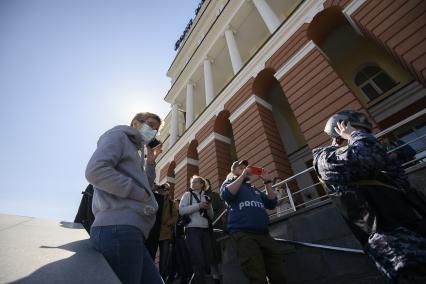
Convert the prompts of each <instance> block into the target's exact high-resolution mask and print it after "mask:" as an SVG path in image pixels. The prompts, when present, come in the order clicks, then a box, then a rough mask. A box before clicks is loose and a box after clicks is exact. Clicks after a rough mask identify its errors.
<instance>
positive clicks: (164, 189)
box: [155, 182, 170, 193]
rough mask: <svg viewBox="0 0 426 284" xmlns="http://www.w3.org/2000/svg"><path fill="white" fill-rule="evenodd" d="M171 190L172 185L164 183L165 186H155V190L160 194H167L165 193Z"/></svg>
mask: <svg viewBox="0 0 426 284" xmlns="http://www.w3.org/2000/svg"><path fill="white" fill-rule="evenodd" d="M169 189H170V184H169V183H167V182H166V183H163V184H156V185H155V190H156V191H157V192H158V193H162V192H165V191H167V190H169Z"/></svg>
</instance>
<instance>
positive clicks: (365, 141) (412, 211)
mask: <svg viewBox="0 0 426 284" xmlns="http://www.w3.org/2000/svg"><path fill="white" fill-rule="evenodd" d="M371 129H372V125H371V123H370V122H369V121H368V118H367V117H366V115H364V114H363V113H360V112H354V111H343V112H340V113H337V114H335V115H333V116H332V117H331V118H330V119H329V121H328V122H327V125H326V127H325V130H324V131H325V132H326V133H327V134H328V135H330V136H331V137H332V138H333V143H332V146H328V147H321V148H317V149H314V150H313V156H314V167H315V170H316V172H317V174H318V176H319V178H320V179H321V180H322V181H323V183H324V185H325V186H326V188H327V189H328V190H329V191H330V193H331V196H332V200H333V203H334V204H335V205H336V207H337V208H338V209H339V211H340V212H341V214H342V216H343V218H344V219H345V221H346V222H347V224H348V225H349V227H350V229H351V230H352V232H353V234H354V235H355V237H356V238H357V239H358V240H359V241H360V243H361V244H362V246H363V248H364V250H365V252H366V253H367V254H368V255H369V256H370V257H371V258H372V259H373V261H374V262H375V264H376V266H377V267H378V269H379V270H380V271H381V272H382V273H383V274H384V275H385V276H386V277H387V278H388V280H389V281H390V282H391V283H426V282H424V281H426V232H425V230H426V228H425V227H426V225H425V216H424V215H423V214H424V208H420V207H419V206H417V205H418V204H413V203H411V202H410V200H409V198H407V196H408V195H409V193H410V192H412V191H413V189H410V186H409V183H408V180H407V178H406V176H405V175H404V173H403V171H402V169H401V167H400V166H398V164H395V163H392V162H391V161H389V159H388V155H387V154H386V151H385V149H384V148H383V146H382V145H381V144H380V143H379V142H378V140H377V139H376V138H375V137H374V136H373V135H372V134H371ZM344 140H347V146H345V147H341V146H342V144H343V142H344Z"/></svg>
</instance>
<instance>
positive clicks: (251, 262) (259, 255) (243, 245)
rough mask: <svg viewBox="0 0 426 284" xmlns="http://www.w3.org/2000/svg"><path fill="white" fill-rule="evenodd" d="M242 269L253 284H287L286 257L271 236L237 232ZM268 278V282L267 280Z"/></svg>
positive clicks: (236, 241)
mask: <svg viewBox="0 0 426 284" xmlns="http://www.w3.org/2000/svg"><path fill="white" fill-rule="evenodd" d="M231 237H232V239H233V240H234V242H235V246H236V248H237V254H238V258H239V261H240V265H241V269H242V271H243V273H244V275H245V276H246V277H247V278H248V280H249V281H250V283H251V284H264V283H268V280H269V283H271V284H285V283H286V277H285V273H284V256H283V253H282V249H280V247H279V244H278V243H277V241H275V240H274V239H273V238H272V237H271V236H270V235H269V234H255V233H248V232H241V231H238V232H235V233H232V234H231ZM266 277H268V280H267V279H266Z"/></svg>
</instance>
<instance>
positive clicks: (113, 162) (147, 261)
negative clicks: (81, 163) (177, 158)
mask: <svg viewBox="0 0 426 284" xmlns="http://www.w3.org/2000/svg"><path fill="white" fill-rule="evenodd" d="M160 125H161V119H160V118H159V117H158V116H157V115H156V114H153V113H148V112H144V113H138V114H137V115H136V116H135V117H134V118H133V120H132V122H131V126H125V125H121V126H116V127H114V128H112V129H110V130H108V131H107V132H105V133H104V134H103V135H102V136H101V137H100V138H99V141H98V145H97V149H96V150H95V152H94V153H93V155H92V157H91V159H90V161H89V163H88V165H87V168H86V178H87V180H88V181H89V182H90V183H91V184H93V186H94V195H93V204H92V209H93V214H94V215H95V221H94V223H93V225H92V228H91V233H90V239H91V241H92V243H93V245H94V247H95V249H96V250H98V251H99V252H101V253H102V254H103V255H104V257H105V258H106V260H107V261H108V263H109V264H110V266H111V267H112V269H113V270H114V271H115V273H116V274H117V276H118V278H119V279H120V280H121V281H122V282H123V283H149V284H151V283H163V282H162V280H161V277H160V275H159V273H158V270H157V269H156V267H155V265H154V263H153V261H152V258H151V257H150V255H149V253H148V251H147V249H146V248H145V244H144V241H145V239H146V238H147V237H148V234H149V231H150V230H151V228H152V226H153V224H154V222H155V214H156V212H157V210H158V205H157V202H156V201H155V198H154V194H153V192H152V189H151V186H152V185H153V182H154V179H155V159H156V158H157V156H158V155H159V154H160V153H161V145H160V146H158V147H155V148H154V149H152V148H150V147H149V146H148V145H147V144H148V143H149V142H150V141H151V140H152V139H154V138H155V136H156V134H157V131H158V128H159V127H160ZM145 146H146V147H145ZM145 148H146V150H147V152H146V161H145ZM145 163H146V165H145Z"/></svg>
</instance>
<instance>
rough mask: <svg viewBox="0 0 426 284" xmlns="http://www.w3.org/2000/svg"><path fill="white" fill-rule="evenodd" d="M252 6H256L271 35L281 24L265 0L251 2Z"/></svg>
mask: <svg viewBox="0 0 426 284" xmlns="http://www.w3.org/2000/svg"><path fill="white" fill-rule="evenodd" d="M252 1H253V3H254V6H256V9H257V11H258V12H259V14H260V16H261V17H262V19H263V21H264V22H265V24H266V26H267V27H268V30H269V32H270V33H271V34H272V33H273V32H274V31H275V30H276V29H277V28H278V27H279V26H280V24H281V21H280V19H279V18H278V17H277V15H276V14H275V13H274V11H273V10H272V9H271V7H270V6H269V5H268V3H266V1H265V0H252Z"/></svg>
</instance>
